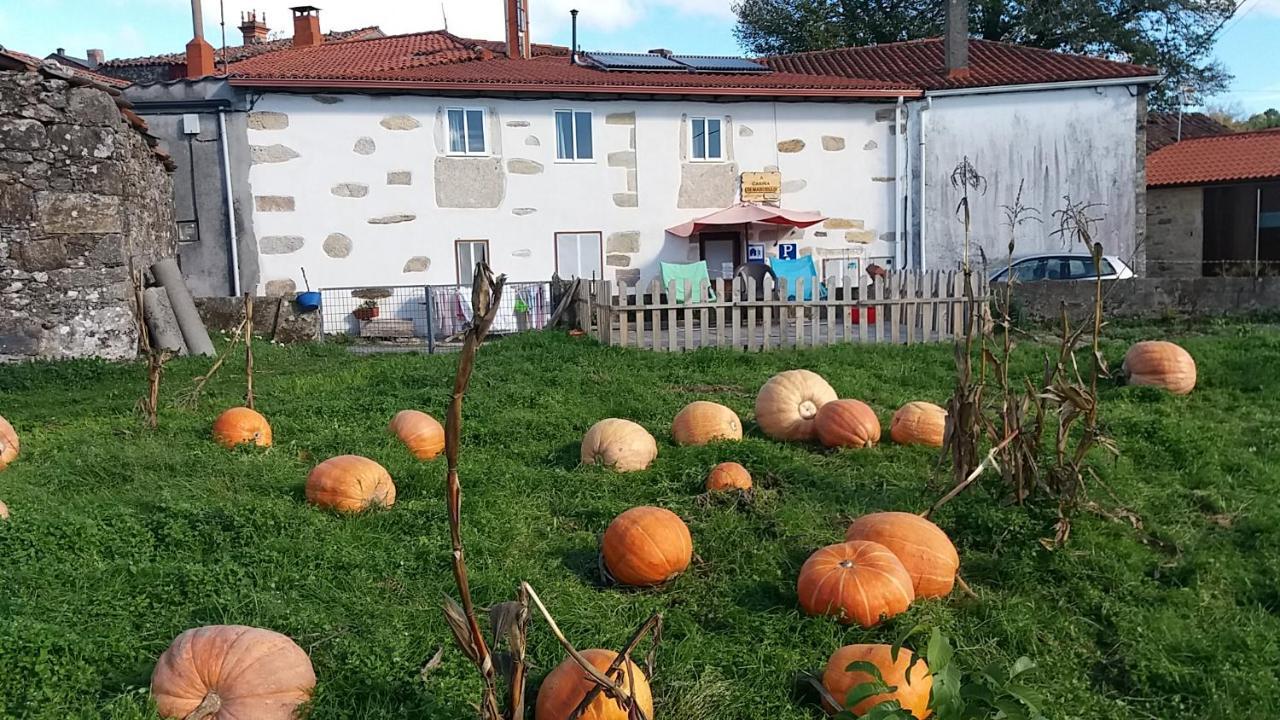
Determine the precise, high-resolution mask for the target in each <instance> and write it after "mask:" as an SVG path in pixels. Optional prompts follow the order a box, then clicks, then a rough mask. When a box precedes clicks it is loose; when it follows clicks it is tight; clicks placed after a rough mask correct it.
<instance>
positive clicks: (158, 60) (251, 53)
mask: <svg viewBox="0 0 1280 720" xmlns="http://www.w3.org/2000/svg"><path fill="white" fill-rule="evenodd" d="M381 36H382V30H381V29H379V28H378V27H377V26H370V27H364V28H357V29H355V30H337V31H334V32H328V33H325V34H324V38H325V42H342V41H346V40H364V39H366V38H371V37H381ZM291 47H293V38H292V37H284V38H279V39H277V40H268V41H267V42H262V43H253V44H251V45H229V46H227V62H228V63H233V62H238V61H240V60H246V59H248V58H251V57H255V56H257V55H262V54H263V53H269V52H274V51H276V50H284V49H286V48H291ZM214 57H215V58H216V59H217V61H218V62H219V63H221V62H222V49H221V48H214ZM186 63H187V55H186V52H185V51H184V52H176V53H165V54H163V55H148V56H145V57H134V58H113V59H111V60H107V61H105V62H103V63H102V67H104V68H107V69H110V68H121V67H138V66H143V65H186Z"/></svg>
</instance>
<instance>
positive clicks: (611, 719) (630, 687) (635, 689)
mask: <svg viewBox="0 0 1280 720" xmlns="http://www.w3.org/2000/svg"><path fill="white" fill-rule="evenodd" d="M581 654H582V657H583V658H584V659H585V660H586V661H587V662H589V663H591V666H592V667H594V668H595V669H596V670H598V671H600V672H601V673H604V672H605V671H606V670H608V669H609V665H611V664H612V663H613V661H614V659H615V658H617V657H618V653H616V652H614V651H612V650H583V651H582V653H581ZM608 677H609V679H610V680H613V681H614V682H615V683H617V685H618V686H619V687H621V688H623V689H624V690H626V691H627V692H629V693H634V695H633V697H635V700H636V704H637V705H639V706H640V709H641V710H642V711H643V712H644V716H645V717H647V718H649V720H654V717H653V694H652V693H651V691H650V690H649V680H648V678H646V677H645V675H644V670H641V669H640V668H639V667H637V666H636V664H635V663H634V662H632V661H630V660H628V661H626V662H623V663H621V664H620V665H619V666H618V669H617V670H615V671H614V672H613V673H611V674H610V675H609V676H608ZM594 687H596V683H595V681H594V680H592V679H591V677H590V676H588V675H587V672H586V671H585V670H583V669H582V667H581V666H580V665H578V663H577V662H575V661H574V659H573V658H565V661H564V662H562V663H560V664H559V665H557V666H556V668H555V669H554V670H552V671H551V672H550V673H547V677H546V679H545V680H543V681H542V687H540V688H538V704H537V707H536V709H535V711H534V719H535V720H568V717H569V715H570V714H571V713H572V712H573V710H574V708H576V707H578V704H579V703H581V702H582V700H583V698H585V697H586V696H587V693H589V692H591V690H592V688H594ZM579 717H581V718H582V720H628V715H627V710H626V706H625V705H623V703H622V701H620V700H618V699H616V698H610V697H607V696H606V695H605V694H604V693H603V692H601V693H599V694H597V695H596V697H595V699H594V700H592V701H591V704H590V705H587V708H586V710H584V711H583V712H582V715H580V716H579Z"/></svg>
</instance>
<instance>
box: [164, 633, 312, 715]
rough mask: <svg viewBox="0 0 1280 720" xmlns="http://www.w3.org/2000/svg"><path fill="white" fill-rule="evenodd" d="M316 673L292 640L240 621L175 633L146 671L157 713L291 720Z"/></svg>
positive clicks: (309, 690)
mask: <svg viewBox="0 0 1280 720" xmlns="http://www.w3.org/2000/svg"><path fill="white" fill-rule="evenodd" d="M315 686H316V674H315V672H314V671H313V670H312V668H311V659H310V658H308V657H307V653H306V652H305V651H303V649H302V648H300V647H298V645H297V644H296V643H294V642H293V640H290V639H289V638H288V637H286V636H284V635H281V634H280V633H278V632H274V631H271V630H262V629H260V628H253V627H246V626H244V625H208V626H205V627H199V628H194V629H192V630H188V631H186V632H184V633H182V634H181V635H179V636H178V637H177V638H176V639H175V640H174V641H173V644H171V645H170V646H169V649H168V650H165V651H164V654H162V655H161V656H160V660H159V661H158V662H157V663H156V669H155V671H154V672H153V673H152V674H151V695H152V696H153V697H154V698H155V701H156V710H157V711H158V712H159V713H160V715H161V717H166V718H185V719H186V720H204V719H206V718H208V719H210V720H218V719H219V718H220V719H221V720H293V718H294V717H295V716H296V714H297V711H298V706H300V705H302V704H303V703H305V702H307V700H309V699H310V698H311V691H312V689H313V688H315Z"/></svg>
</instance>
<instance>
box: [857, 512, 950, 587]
mask: <svg viewBox="0 0 1280 720" xmlns="http://www.w3.org/2000/svg"><path fill="white" fill-rule="evenodd" d="M844 539H845V540H869V541H871V542H875V543H880V544H881V545H883V546H885V547H887V548H889V551H890V552H892V553H893V554H894V555H897V556H898V560H901V561H902V566H903V567H905V568H906V569H907V573H908V574H909V575H911V583H912V586H913V587H914V588H915V592H916V597H946V596H947V595H950V594H951V588H952V587H953V586H954V585H955V583H956V570H957V569H958V568H959V567H960V555H959V554H957V553H956V546H955V545H953V544H952V543H951V538H949V537H947V534H946V533H945V532H943V531H942V528H940V527H938V526H937V525H934V524H933V523H932V522H930V521H929V520H926V519H925V518H922V517H920V516H919V515H914V514H912V513H904V512H880V513H872V514H870V515H863V516H862V517H860V518H858V519H857V520H854V521H853V524H851V525H850V526H849V529H848V531H846V532H845V534H844Z"/></svg>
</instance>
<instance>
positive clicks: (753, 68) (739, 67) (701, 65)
mask: <svg viewBox="0 0 1280 720" xmlns="http://www.w3.org/2000/svg"><path fill="white" fill-rule="evenodd" d="M671 59H672V60H675V61H676V62H678V63H682V64H684V65H688V66H689V67H691V68H693V69H694V70H698V71H701V72H719V73H767V72H769V68H767V67H765V66H764V65H761V64H760V63H758V62H754V61H752V60H747V59H746V58H740V57H727V56H718V55H717V56H711V55H672V56H671Z"/></svg>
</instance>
